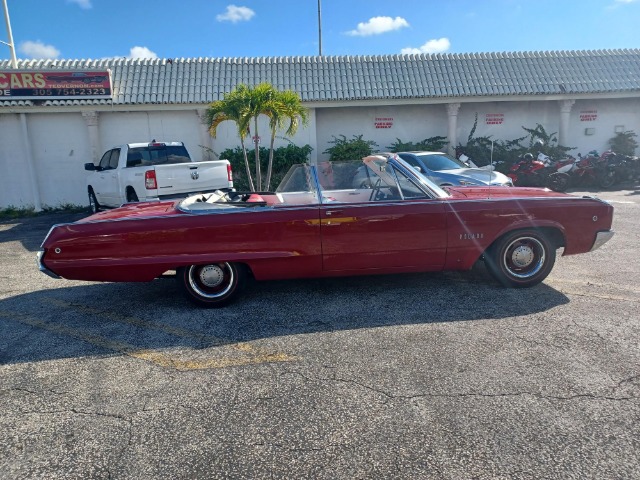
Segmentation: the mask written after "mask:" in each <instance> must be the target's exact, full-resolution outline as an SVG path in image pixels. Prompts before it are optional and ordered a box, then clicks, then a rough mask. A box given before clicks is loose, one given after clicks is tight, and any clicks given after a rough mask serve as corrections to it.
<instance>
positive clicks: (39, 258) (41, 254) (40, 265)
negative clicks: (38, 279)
mask: <svg viewBox="0 0 640 480" xmlns="http://www.w3.org/2000/svg"><path fill="white" fill-rule="evenodd" d="M43 257H44V250H40V251H39V252H38V253H37V254H36V259H37V261H38V270H40V271H41V272H42V273H44V274H45V275H49V276H50V277H51V278H56V279H59V278H60V277H59V276H58V275H56V274H55V273H53V272H52V271H51V270H49V269H48V268H47V267H45V266H44V263H42V258H43Z"/></svg>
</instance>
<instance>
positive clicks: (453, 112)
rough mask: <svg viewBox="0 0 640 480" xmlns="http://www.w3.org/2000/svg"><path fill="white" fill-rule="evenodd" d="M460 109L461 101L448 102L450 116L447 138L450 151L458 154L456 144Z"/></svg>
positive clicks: (452, 153)
mask: <svg viewBox="0 0 640 480" xmlns="http://www.w3.org/2000/svg"><path fill="white" fill-rule="evenodd" d="M458 110H460V104H459V103H447V115H448V117H449V122H448V131H447V138H448V139H449V147H448V148H449V153H450V154H451V155H455V154H456V146H457V145H458V134H457V132H458Z"/></svg>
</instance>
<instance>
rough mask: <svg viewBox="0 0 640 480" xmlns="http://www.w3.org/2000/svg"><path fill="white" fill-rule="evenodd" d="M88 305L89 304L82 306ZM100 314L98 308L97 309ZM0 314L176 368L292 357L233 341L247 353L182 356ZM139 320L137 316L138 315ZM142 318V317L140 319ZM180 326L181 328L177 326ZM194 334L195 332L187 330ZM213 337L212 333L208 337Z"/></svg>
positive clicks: (18, 315)
mask: <svg viewBox="0 0 640 480" xmlns="http://www.w3.org/2000/svg"><path fill="white" fill-rule="evenodd" d="M86 308H89V307H86ZM101 314H102V312H101ZM0 317H4V318H8V319H9V320H13V321H16V322H19V323H22V324H24V325H29V326H32V327H37V328H41V329H43V330H47V331H49V332H53V333H57V334H60V335H66V336H69V337H73V338H77V339H79V340H82V341H84V342H87V343H89V344H91V345H95V346H97V347H101V348H104V349H106V350H111V351H114V352H118V353H121V354H123V355H126V356H128V357H132V358H137V359H140V360H144V361H147V362H150V363H153V364H155V365H158V366H160V367H165V368H174V369H176V370H180V371H184V370H201V369H209V368H225V367H234V366H244V365H255V364H261V363H272V362H290V361H293V360H296V357H292V356H289V355H287V354H285V353H262V352H254V351H253V349H252V348H251V347H250V346H249V348H247V346H246V345H242V344H236V345H231V346H232V347H237V349H238V350H240V351H241V352H244V353H248V355H244V356H241V357H237V358H229V357H223V358H219V359H203V360H183V359H181V358H179V357H178V356H177V355H167V354H164V353H161V352H158V351H156V350H149V349H140V347H137V346H135V345H131V344H129V343H126V342H122V341H118V340H112V339H108V338H104V337H101V336H99V335H94V334H91V333H87V332H83V331H82V330H79V329H76V328H72V327H69V326H67V325H63V324H60V323H52V322H46V321H44V320H41V319H39V318H35V317H33V316H30V315H25V314H22V313H19V312H10V311H6V310H0ZM138 320H140V319H138ZM140 321H141V322H143V321H142V320H140ZM179 330H181V329H179ZM191 333H192V334H195V333H196V332H191ZM212 338H215V337H212Z"/></svg>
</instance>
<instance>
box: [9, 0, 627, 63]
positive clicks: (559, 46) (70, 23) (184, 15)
mask: <svg viewBox="0 0 640 480" xmlns="http://www.w3.org/2000/svg"><path fill="white" fill-rule="evenodd" d="M7 3H8V7H9V13H10V16H11V25H12V30H13V37H14V43H15V45H16V53H17V56H18V58H58V59H89V58H92V59H99V58H107V57H154V58H155V57H158V58H180V57H184V58H193V57H264V56H302V55H317V54H318V2H317V0H233V1H228V0H227V1H221V0H180V1H178V0H155V1H151V0H7ZM321 5H322V30H323V34H322V53H323V54H324V55H383V54H399V53H418V52H424V53H470V52H504V51H510V52H513V51H540V50H595V49H611V48H640V0H580V1H578V0H536V1H533V0H526V1H525V0H438V1H433V0H395V1H390V0H322V3H321ZM2 25H4V23H2ZM0 40H3V41H5V42H6V41H8V34H7V32H6V30H5V29H4V28H3V27H0ZM0 58H3V59H8V58H10V52H9V48H8V47H6V46H4V45H0Z"/></svg>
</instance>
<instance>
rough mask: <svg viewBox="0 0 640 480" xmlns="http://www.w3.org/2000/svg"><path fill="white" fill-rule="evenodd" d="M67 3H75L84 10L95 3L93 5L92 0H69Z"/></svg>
mask: <svg viewBox="0 0 640 480" xmlns="http://www.w3.org/2000/svg"><path fill="white" fill-rule="evenodd" d="M67 3H75V4H76V5H78V6H79V7H80V8H82V9H84V10H89V9H90V8H91V7H93V5H91V0H67Z"/></svg>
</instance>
